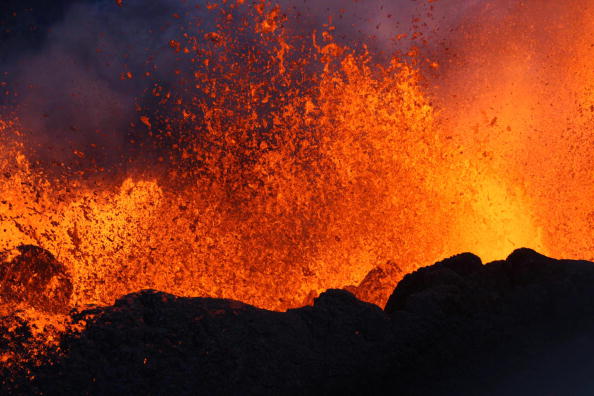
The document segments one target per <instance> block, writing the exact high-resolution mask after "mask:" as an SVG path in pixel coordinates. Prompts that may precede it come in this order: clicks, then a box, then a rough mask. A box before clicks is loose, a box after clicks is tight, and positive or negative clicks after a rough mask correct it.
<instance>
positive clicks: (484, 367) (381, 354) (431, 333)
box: [0, 249, 594, 395]
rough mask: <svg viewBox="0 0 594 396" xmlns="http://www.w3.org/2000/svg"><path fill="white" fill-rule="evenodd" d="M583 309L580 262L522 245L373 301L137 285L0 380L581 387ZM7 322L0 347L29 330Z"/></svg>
mask: <svg viewBox="0 0 594 396" xmlns="http://www.w3.org/2000/svg"><path fill="white" fill-rule="evenodd" d="M593 313H594V264H593V263H590V262H586V261H570V260H554V259H550V258H547V257H545V256H542V255H540V254H538V253H536V252H534V251H532V250H528V249H520V250H517V251H515V252H514V253H512V254H511V255H510V256H509V257H508V258H507V259H506V260H505V261H496V262H492V263H489V264H486V265H483V264H482V263H481V260H480V259H479V258H478V257H477V256H475V255H472V254H469V253H465V254H461V255H458V256H455V257H452V258H450V259H447V260H444V261H442V262H439V263H437V264H434V265H432V266H429V267H426V268H421V269H419V270H418V271H416V272H414V273H411V274H409V275H407V276H406V277H405V278H404V279H403V280H402V281H401V282H400V283H399V284H398V286H397V287H396V289H395V290H394V292H393V294H392V295H391V297H390V299H389V301H388V303H387V305H386V308H385V309H384V310H382V309H381V308H379V307H377V306H375V305H372V304H368V303H364V302H361V301H359V300H357V299H356V298H355V297H354V296H353V295H352V294H350V293H349V292H348V291H344V290H328V291H327V292H325V293H323V294H322V295H320V296H319V297H318V298H317V299H316V300H315V302H314V304H313V306H306V307H303V308H299V309H293V310H289V311H287V312H284V313H279V312H271V311H266V310H262V309H258V308H255V307H253V306H249V305H246V304H243V303H241V302H236V301H230V300H221V299H210V298H179V297H176V296H173V295H169V294H166V293H161V292H157V291H150V290H148V291H142V292H139V293H135V294H130V295H127V296H124V297H122V298H121V299H119V300H118V301H117V302H116V303H115V304H114V305H113V306H110V307H104V308H96V309H92V310H87V311H82V312H72V313H70V315H71V317H72V319H73V320H74V321H75V322H76V321H86V323H87V325H86V329H85V330H84V331H83V332H82V333H76V332H67V333H65V334H64V335H63V336H62V339H61V340H60V345H59V348H56V351H54V352H53V353H50V354H49V355H48V356H47V358H46V359H45V360H44V361H41V362H37V364H31V365H29V366H26V365H25V366H22V367H19V368H18V369H15V368H14V367H13V368H12V369H10V370H9V369H7V368H4V369H2V372H0V373H1V374H2V385H1V386H2V388H1V389H0V393H4V394H50V395H51V394H93V395H94V394H130V395H132V394H133V395H136V394H138V395H147V394H164V395H165V394H168V395H182V394H192V395H194V394H197V395H202V394H204V395H217V394H223V395H250V394H258V395H260V394H270V395H284V394H299V395H303V394H357V395H362V394H393V395H465V394H468V395H510V394H518V395H526V394H584V395H591V394H594V376H592V374H591V373H592V372H593V371H592V370H593V369H594V331H593V330H594V326H593V325H594V323H593V320H592V318H594V316H593ZM8 322H9V318H8V317H4V318H3V322H2V326H3V327H4V329H3V330H4V333H3V337H4V341H3V342H2V343H0V352H6V348H7V347H8V346H9V345H12V347H14V345H15V343H18V342H20V341H23V340H25V339H26V338H27V336H28V335H27V331H26V327H27V323H21V326H22V329H21V330H22V331H18V332H15V331H14V329H13V331H12V333H9V332H8V330H9V329H8V328H7V325H5V324H6V323H8ZM81 323H82V322H81ZM10 337H13V338H18V337H20V338H19V339H18V340H16V339H12V340H9V338H10ZM9 341H10V342H9ZM3 349H4V350H3Z"/></svg>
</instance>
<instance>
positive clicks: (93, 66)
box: [0, 0, 478, 166]
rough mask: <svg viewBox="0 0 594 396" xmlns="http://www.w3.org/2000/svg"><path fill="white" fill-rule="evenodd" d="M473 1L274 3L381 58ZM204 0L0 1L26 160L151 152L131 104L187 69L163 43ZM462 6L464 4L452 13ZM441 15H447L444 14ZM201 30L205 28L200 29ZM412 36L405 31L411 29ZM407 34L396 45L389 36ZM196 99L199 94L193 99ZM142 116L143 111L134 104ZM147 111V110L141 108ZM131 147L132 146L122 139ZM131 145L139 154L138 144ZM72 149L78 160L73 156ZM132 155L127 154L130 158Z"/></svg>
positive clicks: (306, 30) (8, 105) (198, 13)
mask: <svg viewBox="0 0 594 396" xmlns="http://www.w3.org/2000/svg"><path fill="white" fill-rule="evenodd" d="M477 2H478V1H471V2H463V3H460V2H458V1H456V2H455V3H457V5H458V7H454V6H452V4H451V2H450V3H449V4H448V5H447V6H440V7H441V8H440V7H434V5H433V3H428V2H425V1H409V0H398V1H382V0H371V1H337V0H324V1H298V0H281V1H280V4H281V6H282V9H283V11H284V12H286V13H287V14H288V16H289V19H288V22H287V27H288V28H289V29H292V30H293V31H300V32H302V33H303V35H304V36H307V35H310V34H311V32H312V31H314V30H317V31H320V30H323V29H325V28H327V26H328V25H333V26H335V27H336V30H335V32H336V33H335V36H336V39H337V40H339V41H341V42H342V43H345V44H348V45H350V46H352V47H355V48H362V47H363V45H368V46H369V47H370V48H372V49H373V52H374V53H378V54H379V55H378V56H380V57H381V55H382V54H385V55H388V56H389V55H390V54H391V53H393V52H394V51H399V50H400V51H402V50H404V49H406V48H408V47H410V46H412V45H419V46H423V45H425V46H426V45H428V43H429V37H430V36H431V35H432V34H435V33H436V32H438V31H439V30H440V27H441V28H443V26H444V21H445V20H447V19H448V18H449V19H452V18H453V19H455V17H456V15H457V14H460V13H462V12H463V11H462V10H464V9H467V8H468V7H472V5H473V4H475V3H477ZM206 4H207V2H206V1H203V0H197V1H187V0H155V1H150V2H147V1H143V0H124V1H123V2H122V6H121V7H119V6H118V4H117V3H116V2H115V1H113V0H60V1H52V2H47V1H39V0H37V1H32V0H28V1H16V0H10V1H8V2H3V4H2V6H0V7H2V8H1V10H2V19H1V20H0V24H1V27H2V33H1V36H0V37H1V39H2V41H1V43H0V49H1V50H2V51H1V52H0V53H1V55H0V71H2V72H3V73H2V81H3V82H4V85H5V89H6V90H7V91H8V92H7V95H5V97H4V98H3V99H1V100H2V102H0V104H1V105H2V109H1V111H2V113H8V112H14V113H15V114H16V115H17V116H18V119H19V121H20V125H21V126H22V128H23V130H24V132H25V133H26V134H25V136H26V137H25V138H24V140H25V143H26V146H27V147H28V149H29V150H30V151H31V152H30V153H29V155H30V156H31V157H32V158H33V159H35V160H41V161H58V162H66V163H74V162H76V161H79V162H80V161H81V159H80V158H79V157H81V156H84V158H85V166H88V161H89V160H91V162H92V163H95V164H96V165H98V166H106V165H113V164H115V163H119V164H120V165H121V162H126V161H129V160H130V159H131V157H133V156H134V155H136V156H140V157H143V156H145V157H146V156H150V155H151V154H150V153H149V152H148V151H147V149H145V148H143V147H144V146H142V145H141V146H139V145H138V142H139V141H140V142H142V141H143V140H146V139H147V138H146V136H145V134H146V128H145V126H144V125H142V123H140V122H138V120H139V113H138V104H139V103H140V104H143V105H146V103H147V102H150V99H149V98H147V96H150V95H148V94H147V92H148V91H150V89H151V87H153V86H154V84H156V83H158V84H160V85H164V86H170V87H173V86H174V85H175V84H176V78H177V77H176V73H175V71H176V70H179V69H183V68H187V67H189V63H188V62H180V59H179V58H182V57H183V54H176V53H175V52H174V51H172V50H171V48H169V41H170V40H172V39H179V38H180V37H181V36H182V34H183V33H184V32H185V31H188V30H190V32H189V33H192V30H193V29H194V30H195V31H196V32H197V31H208V30H209V29H213V28H214V26H212V25H213V23H214V19H213V13H212V12H209V11H207V10H206ZM461 4H464V7H460V5H461ZM446 17H447V18H446ZM209 25H210V26H209ZM415 32H416V33H417V34H416V35H414V33H415ZM401 33H407V36H406V37H404V38H402V39H401V40H397V39H396V38H395V37H396V36H397V35H398V34H401ZM197 94H199V93H197ZM143 111H144V112H146V111H147V109H146V108H143ZM148 111H150V109H148ZM131 142H134V143H131ZM139 147H140V148H139ZM75 153H78V156H77V155H75ZM133 153H136V154H133Z"/></svg>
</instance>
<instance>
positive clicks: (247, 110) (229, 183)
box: [0, 0, 594, 310]
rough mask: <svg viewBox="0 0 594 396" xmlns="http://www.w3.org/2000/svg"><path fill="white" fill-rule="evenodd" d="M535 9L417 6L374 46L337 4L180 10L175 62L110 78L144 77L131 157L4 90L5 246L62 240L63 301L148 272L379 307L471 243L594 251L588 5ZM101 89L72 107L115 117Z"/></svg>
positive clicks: (593, 254)
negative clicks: (332, 11)
mask: <svg viewBox="0 0 594 396" xmlns="http://www.w3.org/2000/svg"><path fill="white" fill-rule="evenodd" d="M130 3H133V2H130ZM453 3H464V2H460V1H456V2H453ZM542 3H543V2H541V1H525V2H521V3H518V2H512V1H507V0H500V1H494V2H486V1H484V2H481V1H475V2H466V3H464V4H465V6H466V8H465V11H464V14H463V15H460V14H456V18H452V17H451V15H452V13H453V11H452V10H453V8H450V7H454V8H456V7H455V4H454V5H453V6H452V5H451V4H447V5H446V4H440V2H434V3H432V2H429V3H423V4H419V5H418V7H417V8H418V10H417V11H416V12H418V14H419V15H422V17H417V16H415V17H414V18H413V22H412V23H411V28H410V29H411V30H410V31H405V32H395V34H394V35H393V36H391V37H390V40H386V39H385V37H384V36H387V35H388V33H389V31H387V30H386V29H385V28H384V27H380V26H379V25H378V27H377V31H378V32H379V33H378V35H377V36H376V37H375V38H374V37H371V35H366V36H365V37H367V38H368V39H369V41H368V42H366V41H361V40H359V39H358V40H357V41H354V40H353V39H352V37H350V36H348V34H347V35H345V34H344V32H343V31H341V28H340V24H341V23H342V24H344V22H340V21H341V18H342V16H343V12H337V14H336V15H333V17H330V18H327V20H326V21H325V22H324V23H322V24H320V25H319V26H318V25H316V24H315V23H314V22H311V20H310V21H309V23H301V22H300V21H301V20H300V19H299V18H304V17H303V14H302V10H300V9H298V8H295V7H291V6H290V4H288V3H287V2H283V3H282V4H280V5H279V4H275V3H273V2H269V1H256V2H244V1H243V0H237V1H231V0H220V1H212V2H210V3H208V4H202V3H200V4H199V6H200V7H201V11H200V12H201V14H200V15H202V16H201V18H202V19H197V18H194V17H188V15H193V14H192V12H193V11H192V10H186V12H187V15H184V14H181V15H180V14H179V13H172V14H171V15H170V16H168V18H169V19H170V21H169V22H168V23H169V24H170V25H169V26H175V27H176V28H175V29H173V28H169V29H168V30H162V31H164V33H162V34H163V35H164V36H166V38H165V39H164V40H163V43H162V44H163V47H166V48H162V49H161V50H162V51H164V52H166V55H165V56H166V57H167V62H166V64H167V67H165V66H163V65H157V63H156V62H152V61H151V60H150V59H149V60H146V62H144V63H141V64H142V67H143V68H144V69H143V70H142V72H140V73H139V71H138V70H134V71H130V70H127V69H126V67H125V66H124V63H125V62H124V63H122V65H119V64H118V65H119V66H118V67H120V66H121V68H120V69H119V70H117V72H114V74H115V75H117V76H118V78H119V79H120V80H121V81H122V84H124V83H125V84H128V83H129V84H137V82H138V81H142V84H140V83H138V84H139V86H145V91H144V93H142V94H141V95H138V96H137V97H136V98H135V99H133V100H132V106H133V107H134V111H133V112H132V114H131V115H130V120H129V122H128V123H127V124H125V125H123V126H121V128H123V129H126V131H125V132H122V133H121V135H120V136H124V137H125V138H123V139H122V140H121V141H118V143H117V145H118V147H120V148H121V147H124V148H125V150H123V151H122V153H120V154H118V155H115V154H113V151H114V149H113V147H114V145H113V142H112V143H110V144H107V143H106V140H109V139H113V136H112V135H109V133H107V132H104V131H99V130H98V131H97V133H95V134H94V135H93V136H91V137H87V138H85V139H81V138H80V136H79V135H80V130H79V127H78V126H77V125H72V126H70V127H68V128H66V129H65V130H64V129H60V130H57V128H60V126H59V125H54V124H49V123H47V122H46V123H42V121H43V119H44V118H45V119H47V118H51V117H52V114H49V113H51V109H50V110H48V114H46V113H45V112H41V111H39V109H40V108H41V107H43V106H41V105H39V102H43V103H45V102H47V103H50V102H52V101H54V100H57V99H54V98H51V97H39V96H35V100H34V101H32V99H31V98H32V95H33V94H31V92H35V84H33V85H34V86H33V88H31V87H28V88H27V87H25V88H23V89H24V92H21V93H20V94H19V96H17V97H16V99H15V100H14V102H15V103H13V104H11V105H8V104H7V105H5V106H4V109H3V111H2V118H1V119H0V132H1V139H2V145H3V146H2V147H3V150H2V152H1V153H0V168H1V172H0V176H1V177H2V183H0V190H1V193H0V196H1V197H2V198H1V201H0V219H1V227H0V250H10V249H12V248H14V247H15V246H17V245H20V244H32V245H37V246H40V247H42V248H44V249H46V250H48V251H50V252H52V253H53V254H54V255H55V256H56V258H57V259H58V260H59V261H60V262H62V263H64V265H65V266H66V267H67V268H68V270H69V273H70V275H71V278H72V286H73V290H72V297H71V301H70V306H71V307H75V306H84V305H87V304H111V303H113V301H114V299H116V298H118V297H119V296H121V295H123V294H126V293H129V292H134V291H137V290H140V289H146V288H151V289H158V290H163V291H166V292H169V293H173V294H176V295H180V296H209V297H222V298H230V299H236V300H241V301H244V302H246V303H249V304H253V305H256V306H258V307H262V308H267V309H274V310H285V309H287V308H291V307H297V306H301V305H304V304H307V303H308V302H310V301H311V299H312V297H313V296H315V295H317V294H318V293H320V292H322V291H324V290H326V289H328V288H345V287H347V288H350V289H351V290H353V291H354V292H355V293H356V294H358V295H359V296H360V297H361V298H363V299H366V300H368V301H370V302H373V303H376V304H379V305H383V304H384V303H385V301H386V299H387V297H388V296H389V293H390V292H391V291H392V290H393V287H394V285H395V284H396V283H397V282H398V281H399V279H400V278H401V277H402V276H403V275H404V274H405V273H407V272H409V271H411V270H414V269H416V268H418V267H420V266H424V265H427V264H430V263H433V262H435V261H437V260H439V259H441V258H443V257H447V256H450V255H453V254H455V253H459V252H461V251H472V252H475V253H477V254H479V255H480V256H481V257H482V258H483V259H484V260H494V259H499V258H503V257H505V255H507V254H508V253H509V252H510V251H511V250H513V249H514V248H518V247H521V246H527V247H531V248H533V249H536V250H539V251H541V252H543V253H547V254H551V255H556V256H565V257H575V258H582V259H584V258H585V259H594V250H593V248H592V246H594V243H593V242H594V240H593V238H594V237H592V235H594V234H593V233H592V232H591V231H592V228H593V226H594V211H593V210H594V209H593V208H592V204H591V203H592V202H594V189H593V188H592V181H593V176H594V168H593V165H592V160H591V159H592V158H593V154H594V149H593V146H592V134H593V127H594V68H593V67H592V61H591V60H592V59H594V57H593V56H592V55H594V54H593V51H594V44H592V40H591V38H592V37H593V33H594V24H593V22H592V20H591V18H588V15H590V13H589V12H585V11H584V8H587V9H589V10H592V8H594V3H593V2H592V1H589V0H588V1H579V2H578V1H564V2H546V4H542ZM378 4H379V3H378ZM128 6H130V5H129V4H128V3H127V2H125V1H124V2H121V7H116V6H115V5H114V7H115V11H114V10H111V11H110V12H125V8H126V7H128ZM77 10H78V12H79V13H80V12H82V11H81V10H84V8H79V9H77ZM120 10H122V11H120ZM389 12H390V10H388V9H387V8H386V9H383V8H379V7H378V11H377V13H378V15H376V16H375V17H374V18H375V19H373V20H376V19H382V20H384V22H383V23H384V26H385V25H386V24H387V23H389V21H390V20H391V18H393V17H392V15H391V14H389ZM446 16H447V18H446ZM345 18H346V16H345ZM423 18H424V19H423ZM312 20H313V19H312ZM424 20H426V21H427V22H426V23H423V21H424ZM304 26H305V27H304ZM372 30H373V29H372ZM445 31H447V33H444V32H445ZM59 32H60V29H58V33H59ZM58 33H56V34H58ZM380 33H381V34H380ZM396 33H398V34H396ZM159 37H163V36H159ZM388 42H389V44H387V43H388ZM97 45H98V46H100V44H97ZM99 50H100V49H99V48H97V51H98V52H100V51H99ZM131 52H133V51H131ZM119 55H120V56H121V57H122V58H126V57H129V56H132V55H130V53H126V54H119ZM61 59H62V60H64V58H61ZM64 61H66V60H64ZM163 70H170V71H171V75H167V76H166V77H164V72H163ZM109 72H113V69H109ZM77 75H78V74H75V75H74V77H73V78H74V79H75V81H74V85H72V86H69V87H67V88H65V89H66V91H65V92H63V93H60V95H63V96H64V98H66V99H64V98H60V100H70V99H68V98H71V97H76V95H73V94H72V92H71V91H69V90H70V89H71V90H73V92H74V91H76V89H77V87H76V76H77ZM39 85H40V83H37V85H36V86H37V87H39ZM100 85H101V84H99V83H97V84H95V85H93V86H97V87H98V86H100ZM7 89H8V88H7ZM27 89H29V90H30V91H27ZM97 89H99V88H97ZM101 89H103V88H101ZM93 92H94V91H93ZM101 92H102V93H103V94H102V95H103V96H101V98H100V100H99V99H97V100H98V104H97V107H96V108H93V106H94V104H93V103H92V102H93V98H91V99H88V100H87V99H85V101H86V102H85V103H87V105H88V106H89V107H91V108H81V109H79V110H78V111H80V112H87V113H88V114H86V116H85V117H87V118H84V119H85V120H86V119H88V117H91V115H92V118H93V122H96V123H97V125H99V126H100V125H101V122H102V120H104V121H105V123H106V124H109V125H110V128H111V126H112V125H113V122H112V121H113V118H110V117H111V116H112V115H113V114H115V115H113V117H117V118H118V119H120V118H122V119H125V117H126V112H125V111H124V110H121V109H123V107H122V106H120V105H119V103H121V102H122V101H123V100H124V99H125V96H123V95H117V97H114V98H113V107H114V109H112V110H109V109H110V105H109V104H110V103H111V102H110V100H106V99H105V95H108V93H105V92H106V91H105V90H102V91H101ZM10 94H11V95H12V93H10ZM87 95H88V93H87ZM97 97H99V96H97ZM19 98H25V99H23V103H21V102H20V101H19ZM79 98H80V96H79ZM108 99H109V95H108ZM72 100H76V98H75V99H72ZM32 103H33V104H34V105H32ZM40 106H41V107H40ZM47 107H48V108H51V107H52V106H49V105H48V106H47ZM97 109H101V110H102V111H98V110H97ZM103 110H105V111H103ZM56 111H58V110H56ZM89 114H91V115H89ZM69 117H70V116H69ZM71 117H72V119H73V120H74V121H73V122H75V121H76V120H80V119H82V118H81V116H80V115H79V114H72V115H71ZM32 120H33V121H32ZM40 120H41V121H40ZM81 122H82V123H84V122H83V121H81ZM48 125H51V128H50V129H51V130H52V131H50V136H54V135H51V134H52V133H54V132H55V136H59V139H58V138H56V140H59V142H58V143H57V146H58V148H56V149H48V147H50V146H51V145H52V144H56V142H52V139H51V138H49V139H48V137H47V136H48V135H47V134H46V135H44V138H41V137H40V134H39V132H38V130H37V129H36V128H46V129H47V128H48ZM93 127H95V124H93ZM54 130H55V131H54ZM66 142H67V143H66ZM64 147H67V149H64ZM115 151H117V150H115ZM106 158H107V159H106ZM365 280H367V281H365Z"/></svg>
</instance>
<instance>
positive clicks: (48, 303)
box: [0, 245, 72, 313]
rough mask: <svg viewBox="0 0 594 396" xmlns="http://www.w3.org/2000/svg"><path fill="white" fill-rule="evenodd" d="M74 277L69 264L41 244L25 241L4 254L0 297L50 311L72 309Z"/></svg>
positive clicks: (1, 264) (0, 256)
mask: <svg viewBox="0 0 594 396" xmlns="http://www.w3.org/2000/svg"><path fill="white" fill-rule="evenodd" d="M71 295H72V281H71V279H70V276H69V275H68V271H67V269H66V267H65V266H64V265H63V264H62V263H60V262H59V261H58V260H56V259H55V257H54V256H53V255H52V254H51V253H50V252H48V251H47V250H44V249H42V248H40V247H37V246H32V245H21V246H18V247H17V248H16V249H14V250H12V251H8V252H4V253H2V254H0V299H1V300H2V301H4V302H11V303H14V302H16V303H20V302H23V303H26V304H28V305H30V306H31V307H33V308H36V309H40V310H42V311H46V312H52V313H58V312H66V311H68V302H69V300H70V296H71Z"/></svg>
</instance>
